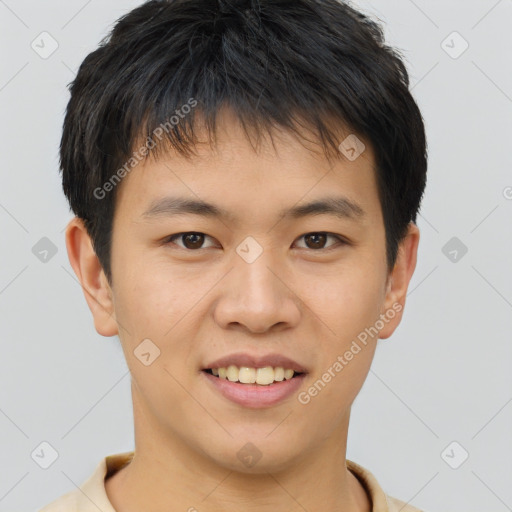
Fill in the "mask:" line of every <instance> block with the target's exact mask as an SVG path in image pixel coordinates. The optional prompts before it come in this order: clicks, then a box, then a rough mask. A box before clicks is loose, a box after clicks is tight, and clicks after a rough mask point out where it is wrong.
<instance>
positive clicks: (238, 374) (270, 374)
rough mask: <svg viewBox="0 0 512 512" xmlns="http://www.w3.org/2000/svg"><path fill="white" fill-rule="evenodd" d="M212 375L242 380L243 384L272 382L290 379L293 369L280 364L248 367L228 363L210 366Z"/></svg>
mask: <svg viewBox="0 0 512 512" xmlns="http://www.w3.org/2000/svg"><path fill="white" fill-rule="evenodd" d="M212 373H213V375H217V376H219V377H220V378H221V379H228V380H230V381H231V382H237V381H239V382H242V383H243V384H254V383H256V384H263V385H268V384H272V382H274V381H278V382H279V381H282V380H284V379H291V378H292V377H293V374H294V371H293V370H290V369H284V368H282V367H281V366H277V367H276V368H272V366H265V367H264V368H248V367H247V366H242V367H241V368H239V367H238V366H235V365H234V364H232V365H229V366H228V367H227V368H212Z"/></svg>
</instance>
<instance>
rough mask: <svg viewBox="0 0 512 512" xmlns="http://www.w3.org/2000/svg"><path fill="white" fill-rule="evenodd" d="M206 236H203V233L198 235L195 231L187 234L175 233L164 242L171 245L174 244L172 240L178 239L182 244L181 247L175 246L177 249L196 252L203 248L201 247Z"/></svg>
mask: <svg viewBox="0 0 512 512" xmlns="http://www.w3.org/2000/svg"><path fill="white" fill-rule="evenodd" d="M207 236H208V235H205V234H204V233H198V232H196V231H191V232H188V233H177V234H175V235H172V236H170V237H168V238H167V239H166V240H165V243H171V242H174V240H176V239H178V240H181V241H182V243H183V245H180V244H177V245H178V246H179V247H182V248H184V249H190V250H197V249H203V248H204V247H202V245H203V243H204V240H205V238H206V237H207Z"/></svg>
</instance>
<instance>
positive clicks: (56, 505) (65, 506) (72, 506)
mask: <svg viewBox="0 0 512 512" xmlns="http://www.w3.org/2000/svg"><path fill="white" fill-rule="evenodd" d="M76 510H78V506H77V502H76V492H75V491H71V492H68V493H66V494H64V495H62V496H61V497H60V498H57V499H56V500H54V501H52V502H51V503H48V505H45V506H44V507H43V508H42V509H40V510H39V511H38V512H75V511H76Z"/></svg>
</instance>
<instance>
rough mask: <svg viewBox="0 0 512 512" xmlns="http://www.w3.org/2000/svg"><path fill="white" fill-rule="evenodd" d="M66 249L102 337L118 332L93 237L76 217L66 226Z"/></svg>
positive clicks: (109, 291) (110, 298) (111, 302)
mask: <svg viewBox="0 0 512 512" xmlns="http://www.w3.org/2000/svg"><path fill="white" fill-rule="evenodd" d="M66 248H67V251H68V258H69V262H70V264H71V266H72V267H73V270H74V272H75V274H76V276H77V278H78V280H79V281H80V284H81V286H82V290H83V292H84V296H85V300H86V301H87V304H88V306H89V309H90V310H91V313H92V315H93V318H94V326H95V328H96V331H97V332H98V334H101V335H102V336H106V337H109V336H115V335H116V334H118V328H117V322H116V318H115V311H114V303H113V300H112V289H111V288H110V286H109V284H108V281H107V279H106V277H105V273H104V271H103V268H102V266H101V264H100V261H99V259H98V257H97V256H96V252H95V251H94V248H93V245H92V240H91V238H90V237H89V234H88V233H87V229H86V228H85V225H84V223H83V221H82V219H79V218H78V217H74V218H73V219H71V221H70V222H69V223H68V225H67V227H66Z"/></svg>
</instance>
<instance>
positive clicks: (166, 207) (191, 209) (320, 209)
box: [142, 196, 366, 222]
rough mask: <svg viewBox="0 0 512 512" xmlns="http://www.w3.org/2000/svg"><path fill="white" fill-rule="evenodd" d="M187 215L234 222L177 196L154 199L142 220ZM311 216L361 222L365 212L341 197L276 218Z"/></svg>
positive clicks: (229, 215) (225, 213)
mask: <svg viewBox="0 0 512 512" xmlns="http://www.w3.org/2000/svg"><path fill="white" fill-rule="evenodd" d="M187 214H189V215H190V214H192V215H200V216H203V217H211V218H222V219H225V220H227V221H231V222H233V221H235V220H236V216H235V215H234V214H233V213H231V212H229V211H228V210H225V209H224V208H221V207H219V206H216V205H214V204H211V203H208V202H205V201H202V200H196V199H186V198H181V197H162V198H159V199H156V200H154V201H153V202H152V203H151V204H150V206H149V208H148V209H147V210H146V211H145V212H144V213H143V214H142V217H143V218H144V219H148V220H150V219H156V218H160V217H173V216H176V215H187ZM313 215H333V216H335V217H338V218H342V219H352V220H357V219H362V218H363V217H364V216H365V215H366V212H365V211H364V210H363V208H362V207H361V206H360V205H359V204H358V203H356V202H354V201H352V200H350V199H349V198H347V197H343V196H341V197H323V198H319V199H315V200H314V201H312V202H310V203H306V204H303V205H296V206H293V207H291V208H289V209H284V210H281V211H280V212H279V216H280V217H281V218H284V219H298V218H302V217H307V216H313Z"/></svg>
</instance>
